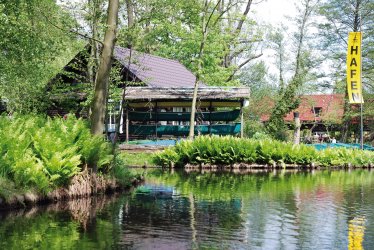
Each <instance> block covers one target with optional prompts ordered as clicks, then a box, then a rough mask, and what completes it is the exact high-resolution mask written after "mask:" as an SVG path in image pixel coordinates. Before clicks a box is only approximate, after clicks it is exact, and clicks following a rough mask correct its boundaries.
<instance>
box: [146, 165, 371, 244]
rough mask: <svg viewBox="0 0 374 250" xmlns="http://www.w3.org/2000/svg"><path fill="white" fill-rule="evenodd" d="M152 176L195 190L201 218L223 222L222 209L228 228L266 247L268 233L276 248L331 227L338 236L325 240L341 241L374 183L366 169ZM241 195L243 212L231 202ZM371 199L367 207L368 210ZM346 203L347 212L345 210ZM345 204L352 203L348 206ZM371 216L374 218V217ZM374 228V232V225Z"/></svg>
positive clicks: (185, 192) (187, 191)
mask: <svg viewBox="0 0 374 250" xmlns="http://www.w3.org/2000/svg"><path fill="white" fill-rule="evenodd" d="M150 176H151V177H150V178H151V179H152V181H153V182H154V183H157V182H159V183H163V184H164V185H171V186H175V187H176V189H177V190H178V191H179V192H180V193H181V194H182V195H185V196H187V195H189V194H192V195H193V196H194V197H195V199H196V204H200V206H199V205H196V211H197V212H196V214H197V215H198V216H197V217H198V218H197V219H196V221H199V220H206V223H208V224H209V223H211V224H212V225H213V224H214V222H216V224H217V225H218V224H219V223H218V220H217V219H216V218H217V214H223V216H222V218H224V216H226V218H233V220H232V223H231V224H230V223H229V224H225V221H230V219H227V220H225V219H223V220H222V221H221V223H222V224H221V225H223V226H222V227H223V228H225V227H226V228H232V229H233V230H231V231H232V233H233V234H234V233H238V231H239V230H241V232H240V234H242V236H243V237H244V241H248V240H250V241H251V242H252V244H255V245H257V246H263V247H265V246H269V245H267V244H266V242H267V238H273V239H277V240H276V241H275V242H276V243H274V244H275V245H272V246H273V247H282V246H283V247H284V246H286V245H287V244H292V245H295V246H306V245H305V242H309V243H310V245H313V244H317V245H318V242H315V240H313V237H314V236H316V235H318V234H320V233H321V231H323V230H327V231H326V232H327V235H329V236H331V237H332V238H335V240H332V239H328V237H326V235H324V236H322V237H324V238H326V240H325V241H320V242H319V243H320V245H321V246H322V245H323V244H331V245H330V246H334V245H336V244H337V245H339V246H340V245H341V244H342V242H341V240H342V239H345V240H346V236H345V235H344V233H345V231H344V230H342V228H343V229H344V228H346V227H347V225H344V220H343V221H342V218H344V217H347V216H348V215H349V214H352V213H353V214H354V211H350V210H352V209H354V210H356V211H359V210H360V206H366V204H367V203H366V202H365V201H364V200H362V197H363V193H362V190H363V189H365V190H368V187H370V186H372V185H373V183H374V179H373V178H374V177H373V176H374V174H373V172H370V171H366V170H359V171H352V172H345V171H314V172H312V173H310V172H285V171H283V172H276V173H266V172H265V173H257V174H246V175H235V174H232V173H224V174H221V173H218V172H211V173H209V172H205V173H203V174H202V173H198V172H193V173H189V174H186V173H184V172H175V173H173V174H169V173H163V172H160V171H157V172H156V174H155V175H152V174H150ZM152 176H153V177H152ZM350 190H352V191H350ZM350 192H354V193H353V194H352V195H351V196H352V198H351V197H347V195H350ZM372 193H373V192H372ZM373 195H374V194H373ZM373 195H372V194H364V196H365V199H367V200H368V201H370V200H371V201H373V200H374V197H372V196H373ZM235 199H237V200H239V201H241V206H240V207H241V211H238V210H237V209H232V207H230V205H229V204H230V203H231V202H232V201H233V200H235ZM347 201H348V202H347ZM204 203H207V204H211V205H212V206H214V205H213V204H214V203H215V205H216V206H214V208H213V207H212V208H210V207H209V206H207V207H204V205H203V204H204ZM344 203H348V205H347V204H344ZM349 204H350V205H349ZM369 204H370V203H369V202H368V204H367V205H368V206H367V207H366V209H368V210H369V209H370V208H369V206H370V205H369ZM222 206H223V207H225V206H227V207H228V208H229V209H222V211H220V209H219V207H222ZM342 206H343V211H340V210H339V209H342ZM345 207H347V208H348V207H349V208H348V209H347V210H345ZM215 209H216V211H215ZM356 213H357V212H356ZM200 214H201V216H200V217H199V215H200ZM342 216H343V217H342ZM218 217H219V216H218ZM212 221H213V223H212ZM370 221H374V218H373V219H370ZM371 231H372V232H374V228H373V229H372V230H371ZM342 234H343V235H342ZM327 241H329V242H327ZM339 241H340V242H339ZM373 241H374V239H373V240H371V241H369V242H373ZM334 242H335V243H334ZM307 245H308V244H307ZM342 246H344V244H343V245H342Z"/></svg>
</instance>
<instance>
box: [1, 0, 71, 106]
mask: <svg viewBox="0 0 374 250" xmlns="http://www.w3.org/2000/svg"><path fill="white" fill-rule="evenodd" d="M73 24H74V20H73V19H72V18H71V17H70V16H69V15H68V14H67V13H66V12H65V11H63V10H62V9H61V8H60V7H59V6H58V5H56V3H55V2H54V1H49V0H40V1H28V0H19V1H10V0H1V1H0V34H1V39H0V51H1V53H0V72H1V74H0V99H5V100H7V109H8V111H9V112H19V113H29V112H33V111H36V112H42V111H44V110H45V108H46V106H47V105H46V104H47V103H46V100H48V94H49V93H47V92H46V91H45V86H46V84H47V83H48V81H49V79H50V78H51V77H52V76H53V75H55V74H56V73H57V72H58V71H59V70H60V69H61V68H62V67H63V66H64V63H65V61H66V60H69V59H70V57H71V56H73V55H74V53H76V51H77V49H78V43H77V41H76V40H75V37H73V36H71V35H70V34H69V33H68V32H64V31H62V30H61V29H59V28H57V27H58V26H61V27H62V26H67V27H70V26H72V25H73Z"/></svg>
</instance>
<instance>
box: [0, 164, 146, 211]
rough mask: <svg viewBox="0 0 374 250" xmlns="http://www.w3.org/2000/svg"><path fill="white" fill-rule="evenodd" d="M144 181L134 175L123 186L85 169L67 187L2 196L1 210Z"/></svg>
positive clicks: (133, 184)
mask: <svg viewBox="0 0 374 250" xmlns="http://www.w3.org/2000/svg"><path fill="white" fill-rule="evenodd" d="M95 177H96V178H95ZM142 181H144V177H143V176H138V177H134V178H133V179H132V180H131V183H129V186H123V185H121V184H120V183H119V182H117V181H116V180H115V179H113V178H108V176H103V175H95V174H90V173H88V171H83V172H81V173H80V174H78V175H76V176H74V177H73V178H72V180H71V182H70V184H69V185H68V186H67V187H60V188H57V189H55V190H53V191H51V192H49V193H48V194H41V193H37V192H31V191H30V192H26V193H24V194H15V195H13V196H12V197H10V198H8V199H6V200H5V199H4V198H2V197H0V210H7V209H14V208H24V207H29V206H34V205H38V204H48V203H52V202H56V201H63V200H71V199H79V198H83V197H89V196H94V195H98V194H103V193H114V192H121V191H126V190H129V189H130V188H131V187H135V186H136V185H138V184H139V183H141V182H142Z"/></svg>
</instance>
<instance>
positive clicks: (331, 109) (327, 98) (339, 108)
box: [261, 94, 344, 122]
mask: <svg viewBox="0 0 374 250" xmlns="http://www.w3.org/2000/svg"><path fill="white" fill-rule="evenodd" d="M300 99H301V102H300V105H299V107H298V108H297V109H296V110H294V111H292V112H290V113H288V114H287V115H286V116H285V118H284V120H285V121H288V122H291V121H293V120H294V115H293V112H295V111H296V112H299V115H300V121H301V122H314V121H323V120H334V121H337V122H340V121H341V120H342V118H343V113H344V95H343V94H327V95H303V96H300ZM272 106H274V102H273V104H272ZM314 108H320V109H321V113H320V115H319V116H318V115H315V113H314ZM269 117H270V116H269V115H263V116H261V120H262V121H267V120H269Z"/></svg>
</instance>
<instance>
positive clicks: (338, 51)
mask: <svg viewBox="0 0 374 250" xmlns="http://www.w3.org/2000/svg"><path fill="white" fill-rule="evenodd" d="M319 12H320V14H321V15H322V16H323V17H324V19H323V20H324V21H323V22H321V23H320V24H319V30H320V33H321V34H322V36H321V38H322V43H321V50H322V51H323V52H324V55H325V57H326V60H328V61H330V65H331V66H330V67H331V75H330V78H331V79H333V80H334V81H335V85H333V86H332V88H334V90H335V91H336V92H340V93H345V94H346V97H347V91H346V72H345V68H346V66H345V63H346V53H347V39H348V32H350V31H360V30H362V31H363V41H362V58H363V68H362V72H363V86H364V88H363V91H364V98H365V96H367V95H368V94H370V93H374V84H373V83H374V81H373V80H374V46H373V44H374V2H373V1H371V0H352V1H346V0H325V1H323V4H322V6H321V8H320V11H319ZM346 99H347V98H346ZM373 110H374V107H373V102H371V101H368V102H365V103H364V117H369V120H370V117H373V116H374V113H373ZM358 115H359V114H358V112H357V111H356V110H354V109H351V105H350V104H349V103H348V102H346V103H345V107H344V120H343V128H342V140H343V141H346V140H347V139H348V135H349V131H352V130H353V129H354V126H352V124H351V121H352V118H353V117H357V116H358ZM369 125H370V124H369ZM373 134H374V133H373Z"/></svg>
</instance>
